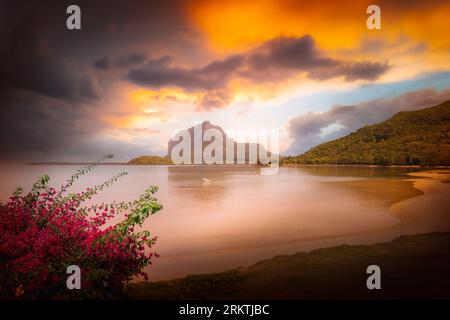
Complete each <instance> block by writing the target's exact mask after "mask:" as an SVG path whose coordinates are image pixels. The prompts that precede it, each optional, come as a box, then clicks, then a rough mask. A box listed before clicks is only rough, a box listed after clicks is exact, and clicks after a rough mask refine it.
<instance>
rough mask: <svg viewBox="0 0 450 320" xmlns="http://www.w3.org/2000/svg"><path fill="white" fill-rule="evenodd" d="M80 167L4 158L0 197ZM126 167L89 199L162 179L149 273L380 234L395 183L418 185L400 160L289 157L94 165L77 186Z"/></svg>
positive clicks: (227, 263) (389, 218) (176, 272)
mask: <svg viewBox="0 0 450 320" xmlns="http://www.w3.org/2000/svg"><path fill="white" fill-rule="evenodd" d="M76 169H78V166H71V165H48V166H47V165H38V166H30V165H29V166H8V167H6V166H4V167H1V168H0V173H1V177H2V180H1V183H0V198H1V200H2V201H5V199H6V198H7V196H8V195H9V194H11V192H12V191H13V190H14V189H15V187H16V186H23V187H24V188H25V190H28V189H29V188H30V187H31V185H32V183H33V182H34V181H35V180H36V178H38V177H39V176H41V175H43V174H48V175H49V176H50V178H51V184H52V185H53V186H58V185H60V184H62V183H63V182H64V181H65V179H66V178H67V177H69V176H70V175H71V174H72V173H73V172H74V171H75V170H76ZM121 171H127V172H128V175H127V176H125V177H124V178H122V179H120V180H119V181H118V182H117V183H116V184H115V185H113V186H112V187H111V188H109V189H107V190H105V191H104V192H103V193H101V194H100V195H99V196H97V197H96V198H95V200H93V201H95V202H103V201H105V202H109V201H113V200H116V201H122V200H133V199H136V198H137V197H138V196H139V195H140V194H141V193H142V192H143V190H145V189H146V188H147V187H148V186H150V185H158V186H159V187H160V191H159V192H158V195H157V196H158V200H159V201H160V202H161V203H162V204H163V206H164V209H163V210H162V211H161V212H159V213H157V214H156V215H154V216H152V217H151V218H149V219H148V220H147V222H146V224H145V229H147V230H149V231H150V232H152V233H153V235H158V236H159V240H158V243H157V245H155V247H154V249H155V251H157V252H158V253H160V254H161V257H160V258H159V259H155V260H154V264H153V265H152V266H151V267H150V269H149V272H150V277H151V278H152V279H153V280H159V279H169V278H174V277H179V276H184V275H186V274H190V273H202V272H215V271H223V270H226V269H229V268H234V267H237V266H245V265H249V264H252V263H255V262H257V261H259V260H262V259H267V258H270V257H272V256H274V255H277V254H289V253H294V252H297V251H300V250H309V249H312V248H316V247H320V246H323V245H332V244H338V243H348V242H370V241H376V240H379V239H380V237H379V236H377V234H380V233H377V232H378V231H380V230H389V229H392V228H393V227H395V226H397V225H399V223H400V221H399V219H398V218H396V217H395V216H394V215H392V214H391V212H390V211H389V205H390V203H389V201H387V200H386V199H389V197H392V194H393V191H395V193H396V194H397V196H399V197H402V194H403V193H404V194H405V197H406V194H407V193H411V191H412V187H411V183H410V182H407V181H404V179H405V176H404V173H405V171H406V170H405V169H401V168H369V167H298V168H286V167H283V168H280V170H279V173H278V174H277V175H274V176H261V175H260V174H259V169H258V168H252V167H223V166H192V167H188V166H182V167H180V166H119V165H108V166H99V167H97V168H96V169H95V170H94V171H93V173H91V174H88V175H86V176H84V177H83V178H82V179H80V180H79V181H77V182H76V184H75V185H74V186H73V188H72V190H73V191H79V190H82V189H83V188H85V187H89V186H92V185H94V184H100V183H101V182H103V181H104V180H107V179H108V178H110V177H111V176H113V175H114V174H116V173H118V172H121ZM204 178H205V179H208V180H210V181H205V179H204ZM369 182H370V185H368V183H369ZM366 186H368V188H366ZM368 190H369V191H368ZM119 219H120V217H119Z"/></svg>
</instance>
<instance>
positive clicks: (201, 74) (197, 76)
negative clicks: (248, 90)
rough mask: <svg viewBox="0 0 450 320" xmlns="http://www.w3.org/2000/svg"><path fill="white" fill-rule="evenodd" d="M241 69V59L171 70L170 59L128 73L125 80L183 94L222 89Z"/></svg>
mask: <svg viewBox="0 0 450 320" xmlns="http://www.w3.org/2000/svg"><path fill="white" fill-rule="evenodd" d="M241 65H242V57H241V56H232V57H229V58H227V59H224V60H216V61H214V62H212V63H210V64H208V65H206V66H204V67H202V68H180V67H175V66H173V58H172V57H170V56H164V57H161V58H159V59H154V60H150V61H148V62H147V64H145V65H144V66H143V67H142V68H136V69H132V70H130V72H129V74H128V78H129V79H130V80H131V81H133V82H135V83H137V84H139V85H143V86H149V87H155V88H161V87H166V86H177V87H180V88H183V89H186V90H211V89H217V88H221V87H224V86H225V85H226V83H227V81H228V79H229V78H230V75H231V74H232V73H233V72H234V71H235V70H237V69H238V68H239V67H240V66H241Z"/></svg>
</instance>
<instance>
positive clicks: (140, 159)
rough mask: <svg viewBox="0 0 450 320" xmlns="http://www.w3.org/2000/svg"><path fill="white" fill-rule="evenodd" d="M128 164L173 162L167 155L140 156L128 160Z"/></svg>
mask: <svg viewBox="0 0 450 320" xmlns="http://www.w3.org/2000/svg"><path fill="white" fill-rule="evenodd" d="M128 164H173V163H172V160H170V159H169V158H168V157H159V156H140V157H137V158H134V159H132V160H130V161H128Z"/></svg>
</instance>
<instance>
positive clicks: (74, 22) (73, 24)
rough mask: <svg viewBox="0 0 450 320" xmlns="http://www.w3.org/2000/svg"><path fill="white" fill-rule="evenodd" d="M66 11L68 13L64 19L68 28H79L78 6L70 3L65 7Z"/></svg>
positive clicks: (79, 14)
mask: <svg viewBox="0 0 450 320" xmlns="http://www.w3.org/2000/svg"><path fill="white" fill-rule="evenodd" d="M66 13H67V14H70V16H69V17H67V20H66V26H67V29H69V30H80V29H81V9H80V7H79V6H77V5H75V4H72V5H70V6H68V7H67V9H66Z"/></svg>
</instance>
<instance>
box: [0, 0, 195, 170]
mask: <svg viewBox="0 0 450 320" xmlns="http://www.w3.org/2000/svg"><path fill="white" fill-rule="evenodd" d="M70 4H73V2H72V1H66V0H58V1H56V0H55V1H51V0H49V1H21V0H18V1H17V0H14V1H8V0H5V1H1V2H0V17H1V19H0V145H1V150H0V160H1V159H6V158H9V159H15V158H22V159H25V160H26V161H37V160H40V159H47V160H58V159H61V158H62V157H63V155H69V154H70V155H71V156H76V157H77V158H78V159H84V160H86V159H91V158H95V157H97V156H98V153H99V152H100V151H101V150H104V149H105V148H104V147H101V146H110V147H114V148H116V147H117V149H115V150H104V151H108V152H115V153H118V152H119V153H123V154H125V153H127V152H128V153H129V154H137V153H138V152H140V153H141V154H142V153H147V152H149V150H147V152H145V151H144V150H145V148H144V147H140V146H135V145H132V144H127V143H125V142H120V141H117V140H114V139H112V138H111V139H109V140H107V139H106V138H104V139H103V140H102V142H99V140H98V139H97V138H96V137H98V136H99V135H100V134H101V133H102V132H104V131H105V130H109V129H110V125H109V124H106V123H104V122H103V121H102V120H101V119H102V117H103V116H104V115H105V114H113V113H114V110H112V109H111V106H109V105H106V104H105V103H102V99H103V97H105V96H107V95H108V94H109V92H108V89H109V88H108V85H109V84H110V83H112V82H113V81H117V80H118V79H117V77H116V78H114V77H111V76H110V74H106V73H104V72H103V70H101V69H108V68H119V69H124V70H127V69H128V68H131V67H135V66H138V65H140V64H141V63H143V62H145V60H146V57H145V55H144V54H141V52H148V51H151V50H153V49H155V48H156V49H157V48H165V49H167V50H171V51H173V52H177V51H180V49H181V48H183V49H186V50H191V52H195V50H193V49H191V48H192V47H193V45H192V44H191V43H190V42H189V41H188V40H185V39H184V38H183V37H181V36H180V35H181V34H182V33H183V35H190V34H191V31H190V27H189V26H188V24H187V23H186V19H185V17H184V13H183V12H182V11H181V10H179V5H178V2H177V1H164V2H162V1H154V2H153V1H143V0H142V1H141V0H135V1H131V2H127V3H124V2H123V1H103V0H100V1H86V0H79V1H77V2H76V4H77V5H79V6H80V7H81V11H82V29H81V30H76V31H69V30H67V28H66V18H67V14H66V8H67V6H68V5H70ZM124 7H125V10H124ZM181 30H182V31H183V32H180V31H181ZM187 38H189V37H187ZM99 57H105V58H104V59H103V60H100V61H96V60H98V58H99ZM108 57H111V58H108ZM94 61H96V62H95V63H94V65H93V62H94ZM105 139H106V140H105ZM95 141H96V142H95ZM102 143H103V144H102ZM49 156H51V157H52V159H48V157H49Z"/></svg>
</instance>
